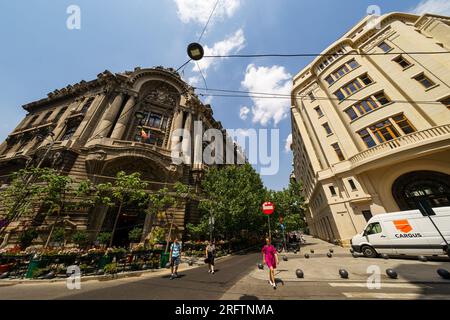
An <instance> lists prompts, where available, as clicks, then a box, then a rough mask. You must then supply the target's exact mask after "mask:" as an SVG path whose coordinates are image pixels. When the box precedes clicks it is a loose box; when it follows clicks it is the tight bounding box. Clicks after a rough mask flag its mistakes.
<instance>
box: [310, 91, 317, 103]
mask: <svg viewBox="0 0 450 320" xmlns="http://www.w3.org/2000/svg"><path fill="white" fill-rule="evenodd" d="M308 96H309V99H310V100H311V101H314V100H316V98H315V97H314V94H313V93H312V92H310V93H308Z"/></svg>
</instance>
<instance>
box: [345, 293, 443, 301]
mask: <svg viewBox="0 0 450 320" xmlns="http://www.w3.org/2000/svg"><path fill="white" fill-rule="evenodd" d="M343 294H344V295H345V296H346V297H347V298H353V299H396V300H400V299H425V300H440V299H447V300H448V299H450V295H441V294H421V293H383V292H343Z"/></svg>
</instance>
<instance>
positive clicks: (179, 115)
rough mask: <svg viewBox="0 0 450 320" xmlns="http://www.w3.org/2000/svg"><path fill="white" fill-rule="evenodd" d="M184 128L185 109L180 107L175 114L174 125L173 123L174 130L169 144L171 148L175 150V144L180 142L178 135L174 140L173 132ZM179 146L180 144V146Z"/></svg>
mask: <svg viewBox="0 0 450 320" xmlns="http://www.w3.org/2000/svg"><path fill="white" fill-rule="evenodd" d="M182 128H183V110H181V109H178V111H177V112H176V113H175V115H174V119H173V125H172V132H170V139H169V145H170V149H171V150H175V149H174V148H175V146H176V145H177V144H178V143H179V142H180V137H177V139H176V140H173V141H172V137H173V133H174V131H175V130H177V129H182ZM178 148H179V146H178Z"/></svg>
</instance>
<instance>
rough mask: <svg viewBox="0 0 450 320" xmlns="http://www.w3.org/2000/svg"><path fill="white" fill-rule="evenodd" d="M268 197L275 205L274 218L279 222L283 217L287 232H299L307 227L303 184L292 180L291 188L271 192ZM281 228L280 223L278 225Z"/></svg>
mask: <svg viewBox="0 0 450 320" xmlns="http://www.w3.org/2000/svg"><path fill="white" fill-rule="evenodd" d="M268 197H269V199H270V201H272V202H273V203H274V205H275V212H274V213H273V217H274V219H275V220H276V221H279V219H280V217H283V224H284V226H285V231H286V232H291V231H297V230H300V229H302V228H304V227H305V222H304V216H305V215H304V210H305V199H304V197H303V195H302V184H301V183H300V182H296V181H294V180H291V181H290V183H289V186H288V187H287V188H285V189H283V190H281V191H269V194H268ZM277 225H278V227H280V223H277Z"/></svg>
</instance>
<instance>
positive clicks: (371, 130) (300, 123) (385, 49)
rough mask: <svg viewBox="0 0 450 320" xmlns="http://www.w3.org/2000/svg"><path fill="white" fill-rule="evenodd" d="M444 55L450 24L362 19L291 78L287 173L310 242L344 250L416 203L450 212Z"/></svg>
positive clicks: (449, 107)
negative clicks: (368, 227)
mask: <svg viewBox="0 0 450 320" xmlns="http://www.w3.org/2000/svg"><path fill="white" fill-rule="evenodd" d="M449 51H450V18H449V17H444V16H437V15H430V14H425V15H423V16H416V15H411V14H404V13H390V14H386V15H383V16H381V17H380V18H379V20H378V21H376V22H375V23H374V21H373V20H372V19H371V18H370V17H366V18H364V19H363V20H362V21H360V22H359V23H358V24H357V25H356V26H355V27H353V28H352V29H351V30H350V31H348V32H347V33H346V34H344V35H343V36H342V37H341V38H340V39H338V40H337V41H336V42H334V43H333V44H331V45H330V46H329V47H328V48H327V49H326V50H324V51H323V52H322V55H320V56H318V57H317V58H316V59H315V60H314V61H313V62H312V63H310V64H309V65H308V66H307V67H306V68H304V69H303V70H302V71H300V72H299V73H298V74H297V75H296V76H295V77H294V79H293V90H292V108H291V117H292V128H293V129H292V131H293V144H292V149H293V153H294V173H295V177H296V179H300V180H302V181H303V183H304V188H305V189H304V193H305V196H306V199H307V202H308V205H309V209H308V212H307V217H306V218H307V223H308V225H309V227H310V231H311V233H312V234H313V235H315V236H318V237H320V238H322V239H326V240H330V241H331V240H339V241H341V242H342V243H344V244H346V243H348V240H349V239H350V238H351V237H352V236H353V235H355V234H356V233H357V232H360V231H362V229H363V228H364V226H365V224H366V221H367V220H368V219H369V218H370V217H371V216H373V215H376V214H379V213H384V212H392V211H398V210H407V209H412V208H416V201H417V199H418V198H419V197H425V198H426V199H428V200H429V201H430V203H431V204H432V205H433V206H448V205H450V53H449ZM424 52H427V53H429V52H432V53H433V54H426V53H424Z"/></svg>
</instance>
